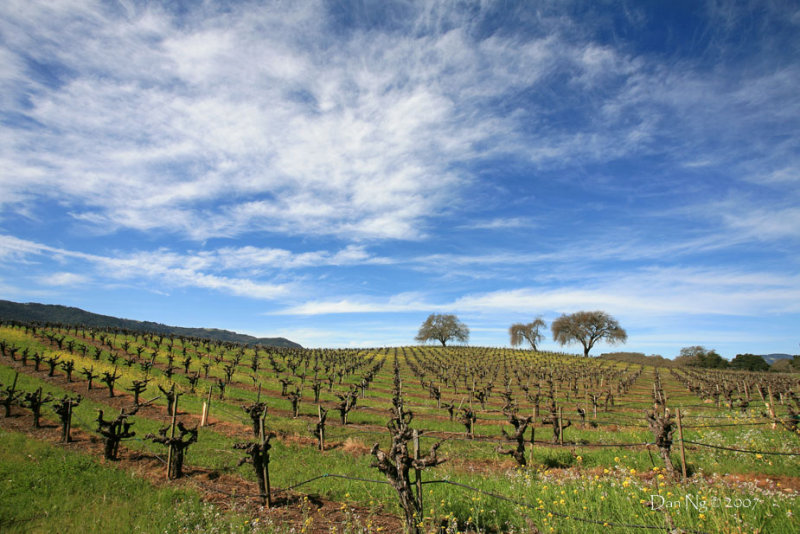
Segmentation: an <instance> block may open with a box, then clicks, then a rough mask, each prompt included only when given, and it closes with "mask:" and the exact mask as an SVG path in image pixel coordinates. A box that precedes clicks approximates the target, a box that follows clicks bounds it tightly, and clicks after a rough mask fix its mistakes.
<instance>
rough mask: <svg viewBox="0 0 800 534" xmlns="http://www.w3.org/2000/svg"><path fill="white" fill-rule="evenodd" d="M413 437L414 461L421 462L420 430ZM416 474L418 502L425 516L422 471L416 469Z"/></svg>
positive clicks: (415, 431)
mask: <svg viewBox="0 0 800 534" xmlns="http://www.w3.org/2000/svg"><path fill="white" fill-rule="evenodd" d="M412 436H413V440H414V459H415V460H419V430H414V433H413V434H412ZM414 473H415V474H416V475H417V502H418V503H419V510H420V513H421V514H422V516H424V515H425V514H424V510H425V508H424V507H423V506H422V471H421V470H420V469H414ZM420 519H421V518H420Z"/></svg>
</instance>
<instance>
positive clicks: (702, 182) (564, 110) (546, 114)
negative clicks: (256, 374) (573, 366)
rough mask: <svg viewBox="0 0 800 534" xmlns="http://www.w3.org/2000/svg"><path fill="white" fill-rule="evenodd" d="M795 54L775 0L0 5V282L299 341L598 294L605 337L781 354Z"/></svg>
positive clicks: (799, 112) (799, 227)
mask: <svg viewBox="0 0 800 534" xmlns="http://www.w3.org/2000/svg"><path fill="white" fill-rule="evenodd" d="M163 4H168V7H165V6H164V5H163ZM798 58H800V7H798V5H797V4H796V3H795V2H788V1H787V2H780V1H775V2H768V1H754V2H749V3H748V2H725V1H721V0H720V1H709V2H695V1H691V2H627V3H626V2H563V1H558V2H555V1H554V2H510V1H503V2H491V1H483V2H410V1H409V2H385V1H374V2H344V1H338V2H311V1H309V2H188V1H186V2H169V3H166V2H165V3H145V2H135V1H117V2H111V1H108V2H92V1H83V0H62V1H59V2H33V1H30V0H7V1H5V2H3V3H2V5H0V298H5V299H9V300H15V301H23V302H28V301H33V302H44V303H56V304H65V305H71V306H77V307H81V308H84V309H87V310H90V311H93V312H97V313H103V314H108V315H115V316H121V317H127V318H132V319H140V320H152V321H158V322H163V323H167V324H173V325H181V326H207V327H217V328H226V329H231V330H236V331H239V332H245V333H249V334H253V335H258V336H276V335H280V336H285V337H288V338H289V339H292V340H294V341H297V342H299V343H301V344H303V345H304V346H309V347H318V346H324V347H346V346H390V345H400V344H411V343H413V338H414V335H415V334H416V331H417V329H418V327H419V325H420V324H421V323H422V322H423V320H424V319H425V317H427V315H428V314H430V313H432V312H445V313H455V314H457V315H458V316H459V317H460V318H461V320H462V321H463V322H465V323H466V324H467V325H468V326H469V327H470V328H471V339H470V343H471V344H474V345H482V346H508V344H509V337H508V327H509V326H510V325H511V324H512V323H515V322H530V321H532V320H533V319H534V318H535V317H536V316H540V315H541V316H542V317H543V318H544V319H545V321H547V323H548V325H549V323H550V322H551V321H552V320H553V319H554V318H556V317H558V316H559V315H561V314H562V313H571V312H574V311H578V310H596V309H599V310H604V311H606V312H608V313H610V314H612V315H613V316H614V317H616V318H617V319H618V320H619V322H620V323H621V325H622V326H623V327H625V328H626V329H627V331H628V335H629V339H628V343H627V344H626V345H624V346H622V347H623V349H624V350H633V351H641V352H645V353H648V354H651V353H656V354H662V355H664V356H667V357H673V356H675V355H676V354H677V353H678V351H679V350H680V348H681V347H684V346H689V345H704V346H706V347H709V348H715V349H717V350H718V351H719V352H720V353H721V354H723V355H724V356H726V357H732V356H733V355H735V354H736V353H740V352H754V353H760V354H763V353H770V352H789V353H797V352H798V342H800V337H798V332H800V328H798V326H800V274H798V273H800V137H798V132H800V90H799V89H798V88H799V87H800V60H798ZM549 338H550V336H549V335H548V340H547V341H546V342H545V343H544V344H543V345H542V347H543V348H545V349H557V348H559V347H557V346H556V345H555V344H554V343H552V341H551V340H550V339H549ZM568 349H570V350H573V351H578V350H579V347H577V346H572V347H568ZM607 350H614V348H612V347H608V346H598V347H596V348H595V349H594V351H593V352H594V353H600V352H603V351H607Z"/></svg>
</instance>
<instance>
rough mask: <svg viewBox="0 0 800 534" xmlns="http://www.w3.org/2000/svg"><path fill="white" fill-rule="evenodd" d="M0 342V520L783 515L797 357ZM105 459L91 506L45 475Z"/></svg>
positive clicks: (63, 330)
mask: <svg viewBox="0 0 800 534" xmlns="http://www.w3.org/2000/svg"><path fill="white" fill-rule="evenodd" d="M0 351H2V356H0V403H1V404H2V405H3V410H4V413H3V416H4V417H2V418H0V441H2V446H1V447H0V450H3V451H4V452H3V453H0V459H2V464H1V465H0V472H2V484H3V485H2V492H1V494H2V499H0V501H2V502H0V530H1V531H3V532H71V531H80V532H100V531H102V532H108V531H112V530H114V528H117V529H120V528H121V529H122V530H123V531H128V530H133V529H132V528H130V525H131V524H136V525H137V526H136V529H135V530H137V531H142V532H162V531H168V532H214V531H216V532H403V531H413V532H534V533H535V532H628V533H633V532H647V531H655V532H659V531H660V532H702V533H716V532H728V533H734V532H735V533H744V532H748V533H752V532H759V533H773V532H775V533H789V532H798V531H800V521H799V520H798V519H797V518H796V517H795V516H794V510H795V507H796V506H795V505H796V504H798V503H799V502H800V501H799V500H798V495H800V493H799V492H800V428H799V427H798V425H800V380H798V378H797V376H796V375H795V376H793V375H784V374H778V373H747V372H736V371H709V370H700V369H692V368H681V367H674V368H654V367H643V366H640V365H633V364H624V363H618V362H612V361H605V360H597V359H592V358H583V357H578V356H574V355H569V354H561V353H544V352H533V351H528V350H513V349H498V348H481V347H429V346H410V347H396V348H395V347H393V348H379V349H347V350H345V349H332V350H325V349H313V350H312V349H295V348H273V347H261V346H256V347H252V346H245V345H239V344H234V343H224V342H218V341H210V340H204V339H196V338H187V337H170V336H162V335H155V334H152V335H151V334H143V333H137V332H131V331H125V330H110V331H101V330H96V329H88V328H81V327H63V326H59V325H42V324H19V323H5V324H3V325H2V326H0ZM28 449H29V450H31V451H36V453H35V454H34V453H30V454H21V453H19V451H21V450H28ZM48 461H52V467H45V466H48V465H50V464H48V463H47V462H48ZM66 466H80V467H73V468H68V467H66ZM37 470H38V471H37ZM100 471H102V473H103V474H102V475H101V474H100ZM34 472H36V473H39V472H41V474H40V475H38V474H37V475H36V476H35V477H34V476H33V475H31V473H34ZM26 473H27V475H26ZM120 473H122V474H125V475H128V476H127V477H123V478H125V480H124V481H122V480H121V481H119V482H115V483H114V484H112V485H111V486H112V488H111V489H108V488H105V486H104V487H103V489H102V490H99V489H98V487H99V486H100V485H101V484H99V483H97V482H92V483H88V482H87V483H86V486H85V487H84V488H83V489H81V490H80V491H84V492H87V493H89V494H92V492H100V493H97V494H95V496H94V497H87V500H99V499H102V502H106V499H108V504H107V505H105V506H106V507H105V508H98V509H97V511H95V512H92V513H91V514H89V513H88V512H85V511H81V508H82V507H83V506H84V504H85V503H81V502H80V501H69V500H68V499H67V498H66V496H64V495H63V494H62V493H59V492H57V491H56V490H55V489H52V488H50V489H48V484H50V485H52V486H53V488H57V487H61V486H59V484H64V483H65V479H75V482H74V483H75V484H79V483H80V479H81V477H84V476H85V477H88V476H90V475H91V476H95V475H96V476H98V477H108V478H109V479H111V478H113V477H117V476H119V475H120ZM42 480H48V481H51V482H47V483H44V482H41V481H42ZM115 480H116V479H115ZM36 481H39V482H36ZM127 484H131V486H128V485H127ZM113 488H117V489H118V491H116V492H115V491H114V489H113ZM126 488H127V489H126ZM130 488H135V489H130ZM65 491H66V490H65ZM73 491H74V490H73ZM47 492H53V494H52V495H50V497H48V499H49V500H48V501H44V496H43V494H44V493H47ZM150 494H152V496H149V495H150ZM136 499H144V500H142V502H141V503H139V501H137V500H136ZM148 499H149V500H148ZM62 500H63V502H61V501H62ZM54 502H55V503H60V504H53V503H54ZM45 503H49V504H45ZM67 503H71V504H69V505H67ZM131 503H138V504H135V505H134V504H131ZM130 506H138V507H139V508H138V509H130ZM81 513H86V514H87V515H86V517H85V518H84V519H76V517H82V516H80V514H81ZM76 514H77V515H76ZM115 516H116V517H115ZM115 521H128V522H129V523H127V524H128V527H125V526H120V524H119V523H115ZM114 525H117V526H116V527H114Z"/></svg>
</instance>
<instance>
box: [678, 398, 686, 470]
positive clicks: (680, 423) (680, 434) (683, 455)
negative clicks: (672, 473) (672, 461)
mask: <svg viewBox="0 0 800 534" xmlns="http://www.w3.org/2000/svg"><path fill="white" fill-rule="evenodd" d="M676 411H677V412H678V439H680V440H681V474H682V475H683V480H686V449H685V448H684V446H683V421H682V416H681V409H680V408H678V409H677V410H676Z"/></svg>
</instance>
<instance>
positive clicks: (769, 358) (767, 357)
mask: <svg viewBox="0 0 800 534" xmlns="http://www.w3.org/2000/svg"><path fill="white" fill-rule="evenodd" d="M760 356H761V357H762V358H764V361H765V362H767V363H768V364H770V365H772V364H773V363H775V362H777V361H778V360H791V359H792V358H794V356H792V355H791V354H784V353H774V354H761V355H760Z"/></svg>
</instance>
